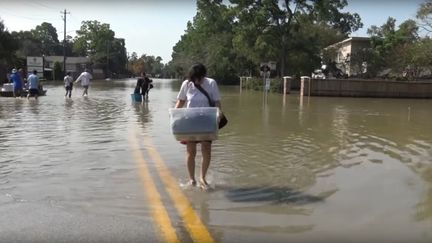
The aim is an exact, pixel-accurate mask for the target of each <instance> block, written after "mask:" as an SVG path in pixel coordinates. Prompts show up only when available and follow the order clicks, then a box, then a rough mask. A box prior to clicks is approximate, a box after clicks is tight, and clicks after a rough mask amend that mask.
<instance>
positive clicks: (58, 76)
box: [53, 62, 63, 80]
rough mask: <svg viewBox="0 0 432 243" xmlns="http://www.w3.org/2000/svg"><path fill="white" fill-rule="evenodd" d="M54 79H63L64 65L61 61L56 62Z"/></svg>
mask: <svg viewBox="0 0 432 243" xmlns="http://www.w3.org/2000/svg"><path fill="white" fill-rule="evenodd" d="M53 72H54V77H53V79H54V80H62V74H63V71H62V65H61V63H60V62H54V71H53Z"/></svg>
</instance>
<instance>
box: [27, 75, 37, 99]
mask: <svg viewBox="0 0 432 243" xmlns="http://www.w3.org/2000/svg"><path fill="white" fill-rule="evenodd" d="M27 86H28V94H27V99H30V96H34V97H35V99H36V100H37V98H38V95H39V77H38V76H37V71H36V70H33V74H30V76H28V78H27Z"/></svg>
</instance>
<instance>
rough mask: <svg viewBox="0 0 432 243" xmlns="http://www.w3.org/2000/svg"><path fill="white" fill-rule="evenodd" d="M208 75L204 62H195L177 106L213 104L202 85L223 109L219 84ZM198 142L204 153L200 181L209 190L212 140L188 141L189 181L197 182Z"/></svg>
mask: <svg viewBox="0 0 432 243" xmlns="http://www.w3.org/2000/svg"><path fill="white" fill-rule="evenodd" d="M206 75H207V69H206V67H205V66H204V65H203V64H195V65H193V66H192V67H191V68H190V70H189V75H188V79H187V80H185V81H183V83H182V85H181V88H180V91H179V93H178V95H177V102H176V105H175V108H182V107H184V106H185V105H186V107H187V108H190V107H210V106H211V104H210V102H209V100H208V98H207V97H206V96H205V95H204V94H203V93H202V92H201V91H200V90H199V89H198V88H197V86H201V87H202V88H203V89H204V90H205V91H207V93H208V95H209V96H210V98H211V99H212V100H213V101H214V103H215V104H214V105H215V107H218V108H219V110H221V102H220V95H219V88H218V85H217V83H216V81H215V80H214V79H211V78H208V77H206ZM197 143H200V144H201V154H202V166H201V178H200V181H199V182H200V186H201V188H202V189H204V190H208V189H209V188H210V187H209V185H208V183H207V181H206V174H207V170H208V168H209V166H210V159H211V145H212V141H199V142H196V141H186V153H187V154H186V158H187V168H188V173H189V183H190V184H191V185H192V186H195V185H196V184H197V182H196V180H195V157H196V150H197Z"/></svg>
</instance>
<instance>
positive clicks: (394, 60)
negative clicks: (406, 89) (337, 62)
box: [368, 17, 419, 77]
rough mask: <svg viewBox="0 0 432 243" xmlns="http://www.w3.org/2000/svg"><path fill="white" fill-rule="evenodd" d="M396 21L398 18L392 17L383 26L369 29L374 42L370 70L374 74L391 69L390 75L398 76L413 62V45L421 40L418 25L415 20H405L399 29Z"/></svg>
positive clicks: (369, 60)
mask: <svg viewBox="0 0 432 243" xmlns="http://www.w3.org/2000/svg"><path fill="white" fill-rule="evenodd" d="M395 23H396V20H395V19H394V18H391V17H390V18H388V20H387V22H386V23H385V24H383V25H382V26H380V27H377V26H371V27H370V28H369V29H368V34H370V35H371V44H372V53H370V56H369V59H368V63H369V65H368V67H371V68H368V72H370V73H371V75H372V76H376V75H380V72H382V71H383V70H385V69H389V70H391V72H390V73H389V72H387V73H388V74H386V75H387V76H388V77H393V76H394V77H398V76H400V75H402V74H403V72H404V71H405V69H406V68H407V66H408V65H410V64H411V62H412V60H411V59H412V55H413V50H414V49H413V45H415V43H417V42H418V41H419V36H418V27H417V25H416V23H415V21H413V20H407V21H405V22H403V23H402V24H401V25H399V28H398V29H397V28H396V25H395Z"/></svg>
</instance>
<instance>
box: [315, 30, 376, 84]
mask: <svg viewBox="0 0 432 243" xmlns="http://www.w3.org/2000/svg"><path fill="white" fill-rule="evenodd" d="M370 48H371V44H370V38H369V37H350V38H348V39H345V40H343V41H340V42H338V43H335V44H333V45H330V46H328V47H326V48H324V50H323V54H322V55H323V57H322V58H323V62H324V63H325V64H327V65H330V64H332V63H333V64H336V67H337V68H339V69H340V70H342V72H343V73H345V74H347V75H348V76H355V75H358V74H361V73H365V72H366V70H367V63H366V62H365V60H366V52H367V50H369V49H370Z"/></svg>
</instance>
